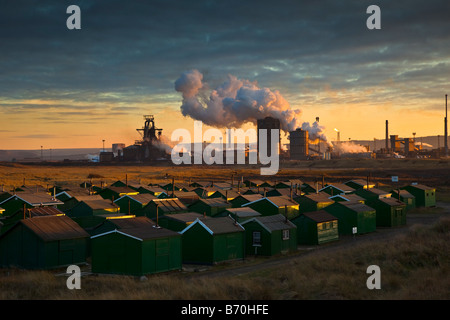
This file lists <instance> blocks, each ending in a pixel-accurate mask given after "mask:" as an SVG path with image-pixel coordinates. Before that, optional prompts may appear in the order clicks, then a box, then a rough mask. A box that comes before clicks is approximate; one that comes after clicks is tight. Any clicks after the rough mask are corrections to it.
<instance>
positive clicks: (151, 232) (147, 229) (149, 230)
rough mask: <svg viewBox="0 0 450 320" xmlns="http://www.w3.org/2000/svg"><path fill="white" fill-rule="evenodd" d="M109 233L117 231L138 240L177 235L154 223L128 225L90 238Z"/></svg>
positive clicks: (177, 234)
mask: <svg viewBox="0 0 450 320" xmlns="http://www.w3.org/2000/svg"><path fill="white" fill-rule="evenodd" d="M110 233H119V234H122V235H125V236H128V237H131V238H134V239H136V240H139V241H144V240H149V239H157V238H166V237H173V236H179V233H178V232H175V231H172V230H169V229H166V228H161V227H157V226H156V225H148V226H140V227H134V228H133V227H130V228H125V229H119V230H118V229H115V230H111V231H108V232H104V233H101V234H97V235H95V236H92V237H91V239H94V238H97V237H101V236H104V235H107V234H110Z"/></svg>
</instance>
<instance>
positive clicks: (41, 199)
mask: <svg viewBox="0 0 450 320" xmlns="http://www.w3.org/2000/svg"><path fill="white" fill-rule="evenodd" d="M14 197H17V198H19V199H21V200H22V201H24V202H26V203H28V204H29V205H31V206H40V205H43V206H49V205H52V206H53V205H58V204H64V202H62V201H60V200H58V199H56V198H54V197H52V196H51V195H49V194H47V193H28V192H20V193H16V194H14V195H12V196H11V197H9V198H8V199H5V200H4V201H3V202H2V203H4V202H6V201H8V200H10V199H13V198H14Z"/></svg>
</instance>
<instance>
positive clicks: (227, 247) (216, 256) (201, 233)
mask: <svg viewBox="0 0 450 320" xmlns="http://www.w3.org/2000/svg"><path fill="white" fill-rule="evenodd" d="M180 234H181V235H182V243H183V250H182V251H183V263H198V264H216V263H220V262H225V261H232V260H240V259H244V257H245V230H244V228H243V227H242V226H241V225H240V224H239V223H238V222H236V221H235V220H234V219H232V218H231V217H218V218H211V217H206V218H200V219H197V220H195V221H194V222H193V223H191V224H190V225H189V226H187V227H186V228H185V229H184V230H182V231H181V232H180Z"/></svg>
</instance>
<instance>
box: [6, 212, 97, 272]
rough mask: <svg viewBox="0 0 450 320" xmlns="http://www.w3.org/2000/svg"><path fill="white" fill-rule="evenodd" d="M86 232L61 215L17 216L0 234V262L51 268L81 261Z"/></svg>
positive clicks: (84, 261) (83, 260)
mask: <svg viewBox="0 0 450 320" xmlns="http://www.w3.org/2000/svg"><path fill="white" fill-rule="evenodd" d="M88 239H89V234H88V233H87V232H86V231H84V230H83V229H82V228H81V227H80V226H79V225H78V224H77V223H76V222H74V221H73V220H72V219H70V218H69V217H67V216H65V215H44V216H39V217H33V218H29V219H24V220H20V221H19V222H17V223H16V224H15V225H14V226H12V227H11V228H10V229H9V230H8V231H6V232H5V233H3V234H2V235H1V236H0V266H2V267H11V266H15V267H21V268H25V269H53V268H58V267H62V266H67V265H71V264H84V263H86V257H87V241H88Z"/></svg>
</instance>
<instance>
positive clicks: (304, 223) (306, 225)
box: [292, 210, 339, 245]
mask: <svg viewBox="0 0 450 320" xmlns="http://www.w3.org/2000/svg"><path fill="white" fill-rule="evenodd" d="M292 223H293V224H295V225H296V226H297V241H298V244H303V245H318V244H323V243H327V242H331V241H336V240H339V229H338V219H337V218H336V217H335V216H333V215H331V214H330V213H328V212H326V211H325V210H318V211H314V212H304V213H302V214H300V215H299V216H298V217H296V218H294V219H292Z"/></svg>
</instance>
